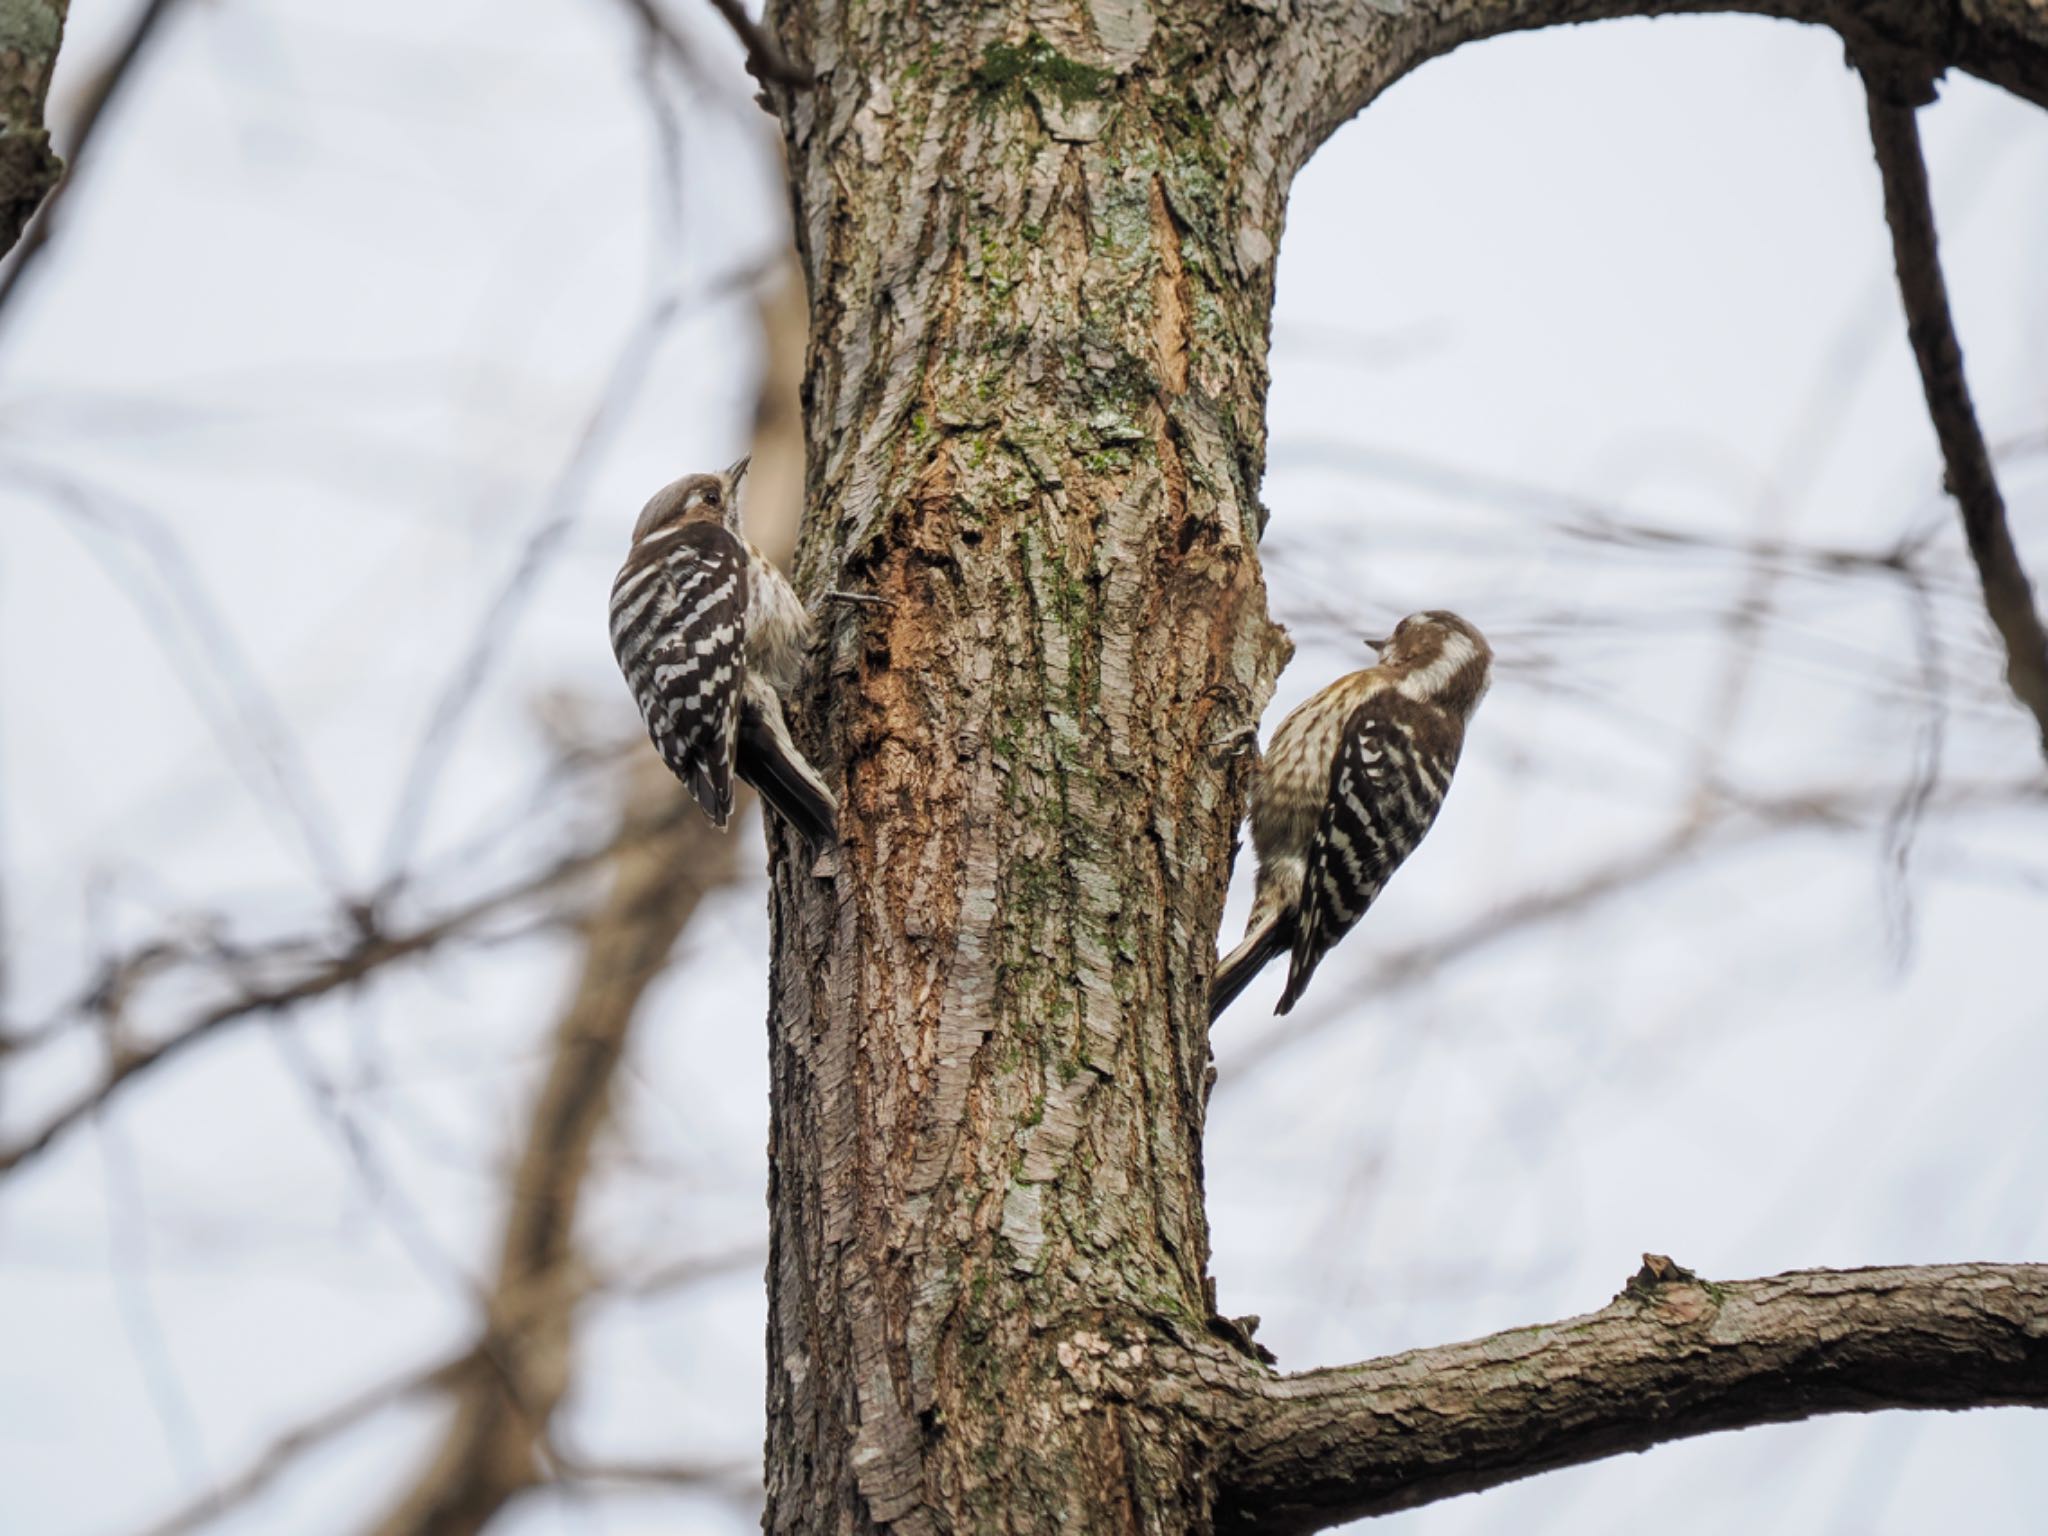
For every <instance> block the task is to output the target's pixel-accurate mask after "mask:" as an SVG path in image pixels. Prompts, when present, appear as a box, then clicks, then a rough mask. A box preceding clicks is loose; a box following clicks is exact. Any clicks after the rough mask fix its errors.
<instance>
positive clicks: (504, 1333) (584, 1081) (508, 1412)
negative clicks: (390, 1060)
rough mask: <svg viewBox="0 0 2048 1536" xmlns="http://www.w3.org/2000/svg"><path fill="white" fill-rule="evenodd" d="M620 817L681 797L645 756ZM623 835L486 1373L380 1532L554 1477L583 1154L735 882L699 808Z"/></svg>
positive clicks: (526, 1167) (499, 1295) (524, 1174)
mask: <svg viewBox="0 0 2048 1536" xmlns="http://www.w3.org/2000/svg"><path fill="white" fill-rule="evenodd" d="M632 784H633V787H632V789H631V791H630V793H631V797H632V804H631V808H630V809H629V811H628V814H627V817H626V820H627V822H628V823H629V824H631V823H636V822H642V821H645V820H647V819H648V818H649V817H650V816H651V815H657V814H659V812H658V811H657V809H656V807H674V806H676V805H678V804H680V803H683V797H682V791H681V790H680V789H679V788H678V786H677V785H676V783H675V781H674V780H673V779H672V778H670V776H669V774H668V770H667V769H666V768H664V767H663V766H662V765H661V764H660V762H659V760H658V759H656V758H655V757H654V756H653V755H652V754H651V753H643V754H641V755H640V757H639V758H638V759H636V761H635V763H634V765H633V777H632ZM665 819H666V822H667V829H666V831H665V832H664V833H663V834H662V835H660V836H658V837H653V838H648V839H645V840H642V841H639V842H629V843H626V844H625V845H624V846H623V847H622V850H621V852H620V854H619V857H618V859H617V863H616V871H617V872H616V875H615V877H614V880H613V884H612V888H611V891H610V893H609V895H608V896H607V897H606V899H605V902H604V905H603V907H602V908H601V909H600V910H599V911H598V912H597V913H596V914H595V915H594V916H593V918H592V920H591V923H590V926H589V929H588V937H587V942H586V945H585V949H584V955H583V969H582V974H581V976H580V978H579V979H578V982H577V985H576V990H575V994H574V996H573V997H572V998H571V1000H570V1003H569V1006H568V1008H567V1009H566V1010H565V1011H564V1013H563V1015H562V1018H561V1022H560V1023H559V1024H558V1026H557V1027H556V1031H555V1044H554V1051H553V1055H552V1058H551V1060H550V1064H549V1067H548V1072H547V1076H546V1078H545V1079H544V1080H543V1082H542V1084H541V1088H540V1095H539V1098H538V1100H537V1102H536V1104H535V1107H534V1112H533V1116H532V1119H531V1121H530V1123H529V1125H528V1129H527V1136H526V1142H525V1145H524V1147H523V1148H522V1149H521V1152H520V1155H519V1159H518V1163H517V1166H516V1168H515V1169H514V1172H513V1175H512V1182H511V1188H510V1190H509V1192H508V1195H507V1199H506V1215H505V1236H504V1241H503V1244H502V1246H501V1249H500V1253H499V1259H498V1269H497V1275H496V1278H495V1279H494V1281H493V1282H492V1286H491V1293H490V1296H489V1297H488V1299H487V1301H486V1304H485V1305H486V1313H487V1317H488V1323H487V1329H488V1333H487V1338H488V1340H489V1344H490V1348H489V1351H488V1353H489V1358H490V1360H491V1363H492V1364H493V1366H494V1367H495V1369H494V1370H492V1371H479V1372H477V1373H475V1374H474V1375H473V1376H472V1377H470V1378H468V1380H467V1381H466V1382H465V1383H464V1387H463V1390H462V1392H461V1394H460V1396H459V1397H458V1400H457V1403H456V1410H455V1414H454V1417H453V1418H452V1420H451V1421H450V1423H449V1425H448V1427H447V1429H446V1430H445V1431H444V1433H443V1435H442V1438H441V1444H440V1446H439V1448H438V1449H437V1450H436V1451H435V1453H434V1456H433V1458H432V1460H431V1461H430V1462H429V1463H428V1465H427V1468H426V1470H425V1472H424V1473H423V1474H422V1475H421V1477H420V1478H419V1480H418V1481H417V1482H416V1483H415V1484H414V1485H413V1487H412V1488H411V1489H410V1490H409V1491H408V1492H407V1493H406V1494H405V1496H404V1497H403V1498H402V1499H401V1500H400V1501H399V1502H398V1505H397V1507H396V1508H395V1509H394V1510H393V1511H392V1512H391V1513H390V1514H389V1515H388V1516H387V1517H385V1519H383V1520H382V1521H381V1522H379V1523H378V1525H377V1526H376V1527H375V1529H376V1530H377V1531H378V1533H379V1536H466V1533H475V1532H477V1531H481V1530H482V1529H483V1528H484V1527H485V1526H486V1525H487V1524H488V1523H489V1522H490V1521H491V1520H492V1519H493V1518H494V1517H495V1516H496V1515H497V1513H498V1512H499V1511H500V1510H502V1509H503V1508H504V1507H505V1506H506V1505H507V1504H509V1503H510V1502H512V1500H513V1499H515V1498H517V1497H518V1496H519V1495H520V1494H521V1493H522V1492H524V1491H525V1490H527V1489H529V1488H531V1487H533V1486H534V1485H536V1484H537V1483H539V1482H542V1481H545V1480H547V1479H548V1478H549V1477H552V1476H554V1475H556V1473H557V1472H558V1470H560V1469H558V1468H557V1464H556V1462H555V1460H554V1458H553V1456H552V1454H551V1451H550V1439H549V1421H550V1419H551V1418H552V1417H553V1414H554V1411H555V1407H556V1405H557V1404H558V1403H560V1401H561V1400H562V1397H563V1395H564V1393H566V1392H567V1390H568V1386H569V1373H570V1368H571V1362H572V1359H573V1347H572V1345H573V1339H572V1323H573V1320H574V1314H575V1310H576V1304H577V1302H578V1300H579V1299H580V1298H581V1297H582V1295H583V1294H584V1290H585V1281H584V1276H583V1267H582V1266H581V1265H579V1263H578V1262H577V1260H576V1257H575V1252H574V1248H573V1237H574V1231H575V1221H576V1212H577V1209H578V1207H579V1205H580V1204H581V1201H582V1197H583V1192H584V1188H585V1185H586V1183H587V1179H588V1175H589V1172H590V1165H591V1153H592V1148H593V1146H594V1144H595V1142H596V1139H597V1134H598V1131H599V1129H600V1128H601V1127H602V1126H603V1125H604V1123H605V1121H606V1119H607V1117H608V1115H609V1113H610V1109H611V1085H612V1079H613V1077H614V1075H615V1074H616V1072H617V1070H618V1067H619V1063H620V1061H621V1059H622V1058H623V1056H624V1054H625V1049H626V1042H627V1038H628V1036H629V1033H630V1031H631V1029H632V1026H633V1021H634V1019H635V1018H636V1017H637V1016H638V1013H639V1010H640V1004H641V1000H642V999H643V998H644V997H645V996H646V993H647V989H648V987H649V986H651V985H652V984H653V982H654V979H655V978H656V977H657V976H659V975H660V974H661V972H662V970H663V969H664V967H665V966H666V965H667V963H668V957H669V953H670V951H671V950H672V949H673V948H674V946H675V941H676V939H677V937H678V936H679V935H680V934H681V932H682V930H683V926H684V924H686V923H687V922H688V921H689V919H690V917H691V915H692V914H693V913H694V912H695V911H696V910H697V906H698V903H699V902H700V901H701V900H702V899H703V897H704V895H705V893H706V892H708V891H710V890H713V889H715V888H717V887H718V886H720V885H722V884H725V883H726V882H728V881H730V880H732V879H733V878H734V876H735V874H736V872H737V869H738V860H737V858H736V857H735V853H734V841H733V839H732V838H731V837H729V836H726V835H725V834H724V833H723V832H721V831H720V830H719V829H718V828H716V827H713V826H712V825H711V824H710V823H709V822H707V821H705V820H703V819H702V818H700V817H698V816H696V815H695V814H694V813H693V814H690V815H687V816H684V817H680V818H678V817H675V816H668V817H666V818H665Z"/></svg>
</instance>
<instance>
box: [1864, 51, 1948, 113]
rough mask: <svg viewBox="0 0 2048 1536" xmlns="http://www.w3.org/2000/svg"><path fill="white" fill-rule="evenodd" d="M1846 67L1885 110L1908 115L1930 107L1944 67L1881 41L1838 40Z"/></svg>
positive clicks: (1924, 55) (1929, 57) (1918, 53)
mask: <svg viewBox="0 0 2048 1536" xmlns="http://www.w3.org/2000/svg"><path fill="white" fill-rule="evenodd" d="M1842 44H1843V52H1844V53H1845V55H1846V56H1847V59H1848V64H1849V67H1850V68H1851V69H1853V70H1855V71H1856V73H1857V74H1859V75H1861V76H1862V77H1863V86H1864V89H1865V90H1867V91H1868V92H1869V93H1870V94H1871V95H1873V96H1875V97H1877V98H1878V99H1879V100H1880V101H1883V102H1884V103H1885V104H1886V105H1887V106H1893V107H1903V108H1905V109H1907V110H1909V111H1911V110H1915V109H1918V108H1920V107H1930V106H1932V105H1934V102H1935V99H1936V94H1937V93H1936V91H1935V88H1934V87H1935V82H1936V81H1937V80H1939V79H1940V78H1941V74H1942V70H1943V69H1944V68H1945V67H1946V66H1944V65H1943V63H1942V61H1941V60H1940V59H1938V58H1935V57H1934V56H1933V55H1931V54H1928V53H1925V52H1922V51H1921V50H1919V49H1917V48H1911V47H1908V46H1906V45H1905V44H1903V43H1896V42H1892V41H1889V40H1887V39H1883V38H1858V39H1851V38H1849V37H1848V36H1847V35H1844V36H1843V38H1842Z"/></svg>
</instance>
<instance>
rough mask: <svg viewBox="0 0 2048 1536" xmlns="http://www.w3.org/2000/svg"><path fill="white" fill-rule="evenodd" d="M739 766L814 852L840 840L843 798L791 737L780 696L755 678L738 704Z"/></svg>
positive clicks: (816, 852) (746, 777)
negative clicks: (834, 794) (834, 792)
mask: <svg viewBox="0 0 2048 1536" xmlns="http://www.w3.org/2000/svg"><path fill="white" fill-rule="evenodd" d="M737 766H738V769H739V776H740V777H741V778H743V779H745V780H746V781H747V782H748V783H749V784H751V785H753V786H754V788H755V789H756V790H757V791H758V792H759V793H760V796H761V799H762V800H763V801H764V802H765V803H766V804H767V805H768V807H769V809H771V810H772V811H774V812H775V814H776V815H778V816H780V817H781V818H782V819H783V820H784V821H786V822H788V823H789V824H790V825H791V826H792V827H794V828H796V831H797V835H798V836H800V837H802V838H803V840H804V841H805V843H807V844H809V846H810V850H811V856H812V857H813V858H817V857H818V856H820V855H822V854H825V853H829V852H830V851H831V850H832V849H833V848H835V847H837V846H838V843H839V802H838V801H837V800H835V799H833V798H832V791H831V790H829V789H827V788H826V787H825V781H824V780H823V779H820V778H819V777H818V774H817V770H816V769H814V768H812V767H811V765H810V764H809V763H807V762H805V761H804V755H803V753H801V752H799V751H797V749H796V743H795V742H793V741H791V740H790V739H789V727H788V726H787V725H786V724H785V723H784V721H783V718H782V701H781V700H780V699H778V698H777V697H776V696H775V693H774V692H773V691H772V690H771V689H769V688H767V687H765V686H756V685H755V684H754V682H753V680H752V679H749V680H748V686H747V692H746V697H745V698H744V699H743V700H742V701H741V704H740V729H739V761H738V764H737Z"/></svg>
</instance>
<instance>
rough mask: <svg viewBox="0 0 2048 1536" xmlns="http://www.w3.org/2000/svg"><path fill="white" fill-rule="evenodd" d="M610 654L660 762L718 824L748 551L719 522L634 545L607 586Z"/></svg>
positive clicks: (726, 791)
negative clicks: (616, 574)
mask: <svg viewBox="0 0 2048 1536" xmlns="http://www.w3.org/2000/svg"><path fill="white" fill-rule="evenodd" d="M611 618H612V651H613V653H614V654H615V655H616V656H617V657H618V659H619V668H620V670H621V671H623V672H624V673H625V674H626V682H627V684H628V685H629V686H630V687H631V688H632V690H633V697H634V699H635V700H636V701H637V702H638V703H639V705H640V714H641V718H642V719H644V720H645V721H646V722H647V734H648V735H649V736H650V737H652V738H653V740H654V745H655V746H656V747H657V748H658V749H659V750H660V752H661V756H662V761H663V762H665V763H667V764H668V766H669V770H670V771H671V772H672V773H674V774H675V776H676V777H677V778H679V779H681V780H682V781H683V785H684V787H685V788H687V789H688V790H689V791H690V794H691V797H692V798H694V799H695V800H696V802H697V804H699V805H700V806H702V807H703V808H704V814H705V815H707V816H709V817H710V818H711V820H712V821H713V822H714V823H715V824H716V825H718V826H721V827H722V826H724V825H725V823H726V820H727V819H728V818H729V817H730V816H731V815H732V776H733V754H734V752H735V751H736V750H737V747H738V744H739V729H738V726H739V708H740V694H741V690H742V688H743V686H744V684H745V680H746V679H745V671H746V666H745V654H746V637H747V636H746V618H747V552H746V549H745V547H744V546H743V545H742V544H741V543H740V541H739V540H738V539H736V538H734V537H733V536H732V534H730V533H728V532H727V531H726V530H725V529H724V528H721V527H720V526H718V524H716V523H709V522H699V523H687V524H684V525H683V526H682V527H680V528H676V529H674V530H672V531H668V532H664V533H660V534H656V535H655V536H654V537H652V538H649V539H646V540H644V541H642V543H641V544H639V545H638V546H636V547H635V549H634V551H633V553H632V555H631V557H629V558H628V559H627V561H626V566H625V569H624V570H622V571H620V572H619V579H618V580H617V581H615V582H614V583H613V584H612V614H611Z"/></svg>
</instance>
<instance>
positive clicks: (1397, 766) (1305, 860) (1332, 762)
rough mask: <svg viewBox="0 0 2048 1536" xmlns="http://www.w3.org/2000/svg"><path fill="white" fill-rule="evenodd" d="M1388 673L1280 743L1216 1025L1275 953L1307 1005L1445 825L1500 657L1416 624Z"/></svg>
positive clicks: (1216, 1000) (1474, 640)
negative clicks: (1343, 947) (1320, 969)
mask: <svg viewBox="0 0 2048 1536" xmlns="http://www.w3.org/2000/svg"><path fill="white" fill-rule="evenodd" d="M1366 644H1368V645H1370V646H1372V647H1374V648H1375V649H1377V650H1378V651H1379V652H1380V662H1379V665H1378V666H1374V667H1367V668H1365V669H1364V670H1362V671H1358V672H1353V673H1350V674H1348V675H1347V676H1344V677H1340V678H1338V679H1337V681H1336V682H1334V683H1332V684H1330V686H1329V687H1327V688H1325V689H1323V690H1322V692H1320V693H1318V694H1315V695H1314V696H1312V697H1311V698H1310V699H1309V700H1308V701H1307V702H1306V703H1304V704H1302V705H1301V706H1300V707H1298V708H1297V709H1295V710H1294V712H1293V713H1292V714H1290V715H1288V717H1287V718H1286V719H1285V720H1282V721H1281V722H1280V728H1279V729H1278V730H1277V731H1275V732H1274V733H1273V744H1272V745H1271V746H1270V747H1269V748H1267V750H1266V756H1265V761H1264V763H1263V764H1262V765H1261V767H1260V770H1259V777H1258V782H1257V784H1256V785H1255V786H1254V787H1253V789H1252V804H1251V820H1252V848H1253V850H1254V851H1255V852H1256V853H1257V855H1258V860H1259V873H1258V885H1257V889H1256V895H1255V896H1254V898H1253V902H1252V918H1251V922H1250V923H1249V924H1248V925H1247V926H1246V928H1245V934H1244V939H1243V941H1242V942H1241V943H1239V945H1238V946H1237V948H1235V949H1233V950H1232V951H1231V952H1230V953H1229V954H1228V955H1226V956H1225V957H1224V958H1223V960H1222V961H1221V962H1220V963H1219V964H1218V965H1217V967H1216V978H1215V981H1214V982H1213V983H1212V984H1211V986H1210V990H1209V1018H1210V1021H1211V1022H1212V1023H1213V1022H1214V1021H1215V1019H1216V1017H1217V1015H1219V1014H1221V1013H1222V1012H1223V1010H1224V1009H1225V1008H1228V1007H1229V1006H1230V1004H1231V1002H1232V1000H1233V999H1235V998H1236V996H1237V995H1238V993H1240V992H1242V991H1243V990H1244V989H1245V987H1246V985H1247V984H1248V983H1250V981H1251V979H1252V978H1253V977H1254V976H1256V975H1257V974H1258V973H1259V971H1260V969H1261V968H1262V967H1263V966H1264V965H1265V964H1266V962H1267V961H1268V960H1271V959H1272V958H1273V957H1274V956H1276V955H1279V954H1281V953H1283V952H1287V951H1291V952H1292V959H1291V963H1290V964H1289V966H1288V969H1287V990H1286V991H1285V992H1284V993H1282V994H1281V997H1280V1006H1279V1007H1278V1008H1276V1009H1275V1010H1274V1011H1275V1012H1276V1013H1286V1012H1287V1011H1288V1010H1289V1009H1291V1008H1292V1007H1293V1006H1294V1005H1295V1003H1296V1002H1297V1001H1299V1000H1300V997H1301V994H1302V991H1303V989H1304V988H1306V987H1307V986H1308V980H1309V977H1310V976H1312V975H1314V974H1315V969H1316V966H1317V965H1318V964H1319V963H1320V962H1321V961H1322V958H1323V956H1324V955H1326V954H1328V953H1329V952H1330V948H1331V946H1332V945H1334V944H1335V943H1336V942H1337V941H1338V940H1339V939H1341V938H1343V937H1344V935H1345V934H1346V933H1348V932H1349V931H1350V930H1351V926H1352V924H1354V923H1356V922H1357V921H1358V920H1359V918H1361V917H1363V916H1364V915H1365V910H1366V908H1367V907H1370V906H1371V905H1372V903H1373V898H1374V897H1376V896H1378V895H1379V893H1380V888H1381V887H1382V886H1384V885H1385V884H1386V883H1387V879H1388V877H1389V876H1390V875H1392V874H1393V872H1394V871H1395V870H1396V869H1398V868H1400V866H1401V861H1402V860H1403V859H1405V858H1407V857H1408V855H1409V854H1411V853H1413V852H1414V851H1415V845H1416V844H1418V843H1420V842H1421V841H1422V836H1423V834H1424V833H1425V832H1427V831H1428V830H1429V827H1430V823H1431V822H1433V821H1435V820H1436V813H1437V808H1438V807H1439V806H1440V805H1442V804H1443V798H1444V791H1445V790H1447V789H1449V788H1450V784H1451V770H1452V769H1454V768H1456V767H1457V766H1458V752H1459V749H1460V748H1461V747H1462V746H1463V745H1464V741H1465V722H1466V721H1468V720H1469V719H1471V717H1472V711H1473V710H1474V709H1476V708H1477V707H1478V705H1479V700H1480V699H1481V698H1482V697H1483V696H1484V695H1485V693H1486V685H1487V682H1488V676H1487V673H1488V669H1489V667H1490V666H1491V665H1492V661H1493V652H1492V650H1491V649H1490V648H1489V647H1488V646H1487V644H1486V640H1485V637H1483V636H1482V635H1481V634H1480V633H1479V631H1478V630H1476V629H1474V628H1473V627H1472V626H1471V625H1470V624H1468V623H1466V622H1465V620H1463V619H1461V618H1459V617H1458V616H1457V615H1456V614H1455V613H1445V612H1443V611H1442V610H1440V609H1438V610H1432V611H1430V612H1428V613H1415V614H1410V615H1409V616H1408V617H1407V618H1405V619H1403V620H1402V621H1401V622H1400V623H1399V624H1398V625H1396V626H1395V627H1394V632H1393V634H1392V635H1390V636H1389V637H1388V638H1386V639H1384V640H1368V641H1367V642H1366Z"/></svg>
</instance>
